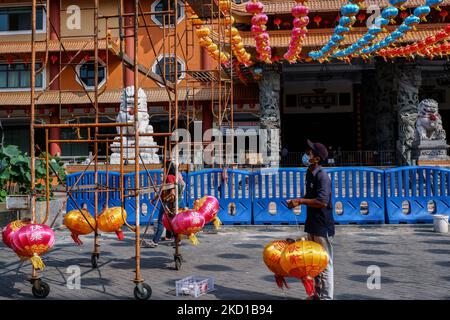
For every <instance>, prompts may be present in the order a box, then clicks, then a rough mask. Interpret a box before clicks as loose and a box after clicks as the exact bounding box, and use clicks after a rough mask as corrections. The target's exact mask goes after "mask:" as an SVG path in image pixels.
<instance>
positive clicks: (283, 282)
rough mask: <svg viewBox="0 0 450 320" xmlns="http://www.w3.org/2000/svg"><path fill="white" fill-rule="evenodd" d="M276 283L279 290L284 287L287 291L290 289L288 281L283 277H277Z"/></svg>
mask: <svg viewBox="0 0 450 320" xmlns="http://www.w3.org/2000/svg"><path fill="white" fill-rule="evenodd" d="M275 282H276V283H277V286H278V288H280V289H283V287H286V289H289V286H288V284H287V282H286V279H285V278H284V277H283V276H275Z"/></svg>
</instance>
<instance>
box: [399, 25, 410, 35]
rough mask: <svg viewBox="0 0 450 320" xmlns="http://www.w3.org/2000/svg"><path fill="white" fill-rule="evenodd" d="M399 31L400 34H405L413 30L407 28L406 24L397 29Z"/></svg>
mask: <svg viewBox="0 0 450 320" xmlns="http://www.w3.org/2000/svg"><path fill="white" fill-rule="evenodd" d="M397 30H398V31H400V32H403V33H405V32H408V31H411V30H412V28H411V27H410V26H407V25H406V24H404V23H402V24H401V25H400V27H398V28H397Z"/></svg>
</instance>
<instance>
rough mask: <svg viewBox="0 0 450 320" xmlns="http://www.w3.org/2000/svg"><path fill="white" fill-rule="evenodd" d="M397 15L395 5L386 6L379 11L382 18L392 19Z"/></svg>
mask: <svg viewBox="0 0 450 320" xmlns="http://www.w3.org/2000/svg"><path fill="white" fill-rule="evenodd" d="M397 15H398V9H397V8H396V7H387V8H386V9H384V10H383V12H381V16H382V17H383V18H384V19H387V20H392V19H394V18H395V17H397Z"/></svg>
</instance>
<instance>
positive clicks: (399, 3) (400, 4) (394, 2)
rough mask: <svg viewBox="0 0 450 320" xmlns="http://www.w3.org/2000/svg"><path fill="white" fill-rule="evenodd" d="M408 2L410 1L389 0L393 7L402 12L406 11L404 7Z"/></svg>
mask: <svg viewBox="0 0 450 320" xmlns="http://www.w3.org/2000/svg"><path fill="white" fill-rule="evenodd" d="M406 1H408V0H389V3H390V4H391V5H393V6H394V7H397V8H399V9H401V10H405V8H404V7H403V5H404V4H405V3H406Z"/></svg>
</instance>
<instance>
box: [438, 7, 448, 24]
mask: <svg viewBox="0 0 450 320" xmlns="http://www.w3.org/2000/svg"><path fill="white" fill-rule="evenodd" d="M439 15H440V16H441V18H442V22H445V19H447V16H448V11H447V10H445V9H442V10H441V12H439Z"/></svg>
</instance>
